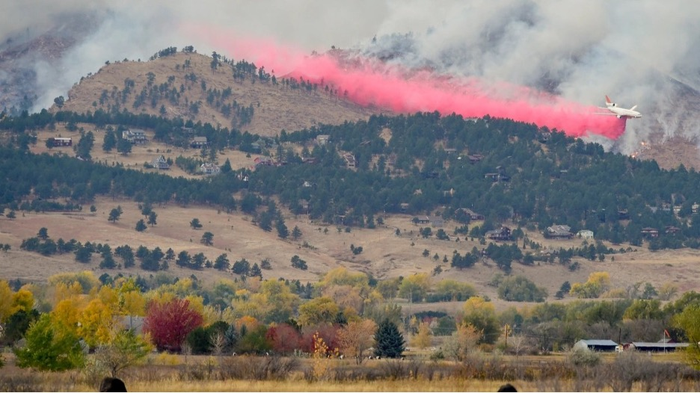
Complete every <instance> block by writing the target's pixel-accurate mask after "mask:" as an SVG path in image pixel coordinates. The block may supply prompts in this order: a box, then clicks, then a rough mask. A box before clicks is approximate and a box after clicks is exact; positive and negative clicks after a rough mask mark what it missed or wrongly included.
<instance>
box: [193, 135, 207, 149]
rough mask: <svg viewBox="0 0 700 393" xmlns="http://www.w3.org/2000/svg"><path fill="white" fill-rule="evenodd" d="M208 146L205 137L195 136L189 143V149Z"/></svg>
mask: <svg viewBox="0 0 700 393" xmlns="http://www.w3.org/2000/svg"><path fill="white" fill-rule="evenodd" d="M207 145H208V142H207V137H206V136H196V137H194V138H192V140H191V141H190V147H193V148H201V147H205V146H207Z"/></svg>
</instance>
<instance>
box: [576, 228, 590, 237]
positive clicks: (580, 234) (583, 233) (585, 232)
mask: <svg viewBox="0 0 700 393" xmlns="http://www.w3.org/2000/svg"><path fill="white" fill-rule="evenodd" d="M576 237H578V238H579V239H593V231H590V230H588V229H583V230H580V231H578V233H576Z"/></svg>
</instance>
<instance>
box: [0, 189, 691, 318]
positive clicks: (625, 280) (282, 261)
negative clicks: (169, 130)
mask: <svg viewBox="0 0 700 393" xmlns="http://www.w3.org/2000/svg"><path fill="white" fill-rule="evenodd" d="M117 205H121V207H122V209H123V210H124V214H123V215H122V217H121V219H120V221H119V222H117V223H115V224H113V223H109V222H108V221H107V216H108V213H109V211H110V210H111V209H112V208H114V207H116V206H117ZM95 206H96V207H97V212H96V213H95V214H91V213H89V211H88V206H85V207H84V208H83V212H80V213H22V212H19V213H18V214H17V216H18V217H17V218H16V219H15V220H9V219H7V218H6V217H0V243H3V244H5V243H7V244H10V245H11V246H12V250H11V251H10V252H7V253H4V252H0V276H1V277H2V278H5V279H12V278H20V279H24V280H39V281H43V280H46V279H47V278H48V277H49V276H50V275H53V274H56V273H59V272H67V271H79V270H84V269H86V268H87V269H91V270H93V271H94V272H95V274H96V275H98V276H99V275H100V274H102V273H103V272H105V271H102V270H100V269H98V268H97V265H98V263H99V261H98V260H97V259H98V256H97V255H95V260H93V262H92V263H90V264H89V265H83V264H80V263H78V262H75V261H74V258H73V255H72V254H70V255H62V256H53V257H43V256H40V255H38V254H35V253H27V252H24V251H21V250H19V246H20V244H21V242H22V240H23V239H26V238H29V237H31V236H35V235H36V233H37V232H38V230H39V229H40V228H42V227H46V228H47V229H48V232H49V235H50V236H51V237H52V238H53V239H58V238H59V237H61V238H63V239H64V240H69V239H71V238H74V239H76V240H78V241H81V242H87V241H90V242H99V243H108V244H110V245H111V246H112V247H113V248H114V247H116V246H119V245H123V244H129V245H131V246H132V247H138V246H139V245H145V246H147V247H149V248H150V249H153V248H155V247H156V246H158V247H160V248H161V249H163V250H167V249H168V248H172V249H173V250H175V251H176V252H179V251H182V250H186V251H188V252H190V253H191V254H192V253H197V252H203V253H204V254H205V255H206V256H207V257H208V258H209V259H212V260H213V259H215V258H216V257H217V256H218V255H220V254H222V253H227V254H228V256H229V260H231V261H235V260H238V259H240V258H246V259H247V260H249V261H250V262H251V263H255V262H257V263H259V262H260V261H261V260H262V259H264V258H269V259H270V260H271V262H272V266H273V269H272V270H268V271H263V274H264V277H265V278H278V277H284V278H287V279H299V280H302V281H304V282H305V281H315V280H317V279H318V277H319V275H321V274H323V273H325V272H327V271H329V270H331V269H333V268H336V267H339V266H345V267H347V268H348V269H351V270H356V271H358V270H359V271H364V272H368V273H372V274H373V275H374V276H375V277H377V278H389V277H397V276H404V277H405V276H408V275H410V274H413V273H421V272H422V273H431V272H432V270H433V269H434V267H435V266H438V265H440V266H442V268H443V273H441V274H440V275H438V276H434V277H433V280H434V281H438V280H442V279H447V278H449V279H454V280H459V281H465V282H469V283H472V284H473V285H474V286H475V287H476V288H477V291H478V292H479V294H482V295H487V296H489V297H490V298H491V299H492V300H493V301H494V302H495V304H496V306H497V307H498V309H504V308H507V307H510V306H513V305H518V306H520V305H522V304H521V303H509V302H504V301H500V300H498V299H497V293H496V288H494V287H491V286H489V285H488V284H489V282H490V281H491V279H492V278H493V276H494V275H495V274H497V273H498V272H499V271H500V270H498V269H497V268H496V267H495V265H494V264H493V263H487V264H486V265H485V264H482V263H477V265H475V266H474V267H473V268H470V269H464V270H461V271H460V270H457V269H452V268H450V267H449V263H443V262H442V257H443V256H444V255H447V257H448V259H449V258H451V255H452V252H453V251H454V250H457V251H459V252H461V253H464V252H466V251H469V250H471V248H472V247H474V246H477V247H478V248H481V247H483V246H481V245H479V244H478V243H477V242H471V241H468V240H465V239H463V238H462V240H461V241H460V242H455V241H454V239H455V238H454V237H453V241H450V242H448V241H442V240H437V239H434V238H431V239H423V238H421V237H420V236H418V229H419V228H418V227H417V226H415V225H414V224H413V223H412V222H411V221H410V219H411V217H410V216H406V215H397V216H391V217H387V218H385V224H386V225H385V226H384V227H380V228H377V229H359V228H353V229H352V230H351V232H350V233H347V232H345V231H344V230H343V231H341V232H338V231H337V228H336V227H335V226H326V225H321V224H318V223H314V222H311V221H309V220H308V219H307V217H306V216H298V217H294V216H293V215H291V214H287V216H286V217H285V219H286V224H287V226H288V227H289V228H290V230H291V229H292V228H293V227H294V226H298V227H299V228H300V229H301V230H302V232H303V236H302V238H301V239H300V240H299V241H292V240H282V239H279V238H278V237H277V235H276V232H275V231H273V232H264V231H262V230H260V229H259V228H258V227H257V226H255V225H253V224H252V223H251V221H250V217H249V216H246V215H243V214H240V213H238V212H235V213H233V214H226V213H224V212H218V211H217V210H215V209H212V208H207V207H200V206H191V207H181V206H176V205H174V204H166V205H162V206H154V210H155V211H156V212H157V213H158V225H157V226H155V227H152V228H151V227H149V228H148V229H147V230H146V231H145V232H143V233H139V232H136V231H135V229H134V227H135V225H136V222H137V221H138V220H139V219H141V218H143V216H141V215H140V211H139V210H138V206H137V203H135V202H133V201H127V200H119V199H117V200H112V199H111V198H99V199H98V200H97V201H96V202H95ZM195 217H196V218H199V220H200V221H201V222H202V224H203V225H204V227H203V228H202V229H201V230H193V229H191V228H190V227H189V222H190V221H191V220H192V219H193V218H195ZM453 225H455V224H454V223H452V224H449V223H448V227H447V228H446V231H447V232H448V233H450V232H452V226H453ZM326 228H327V229H328V232H327V233H324V229H326ZM396 228H399V229H400V230H401V236H396V235H395V233H394V232H395V230H396ZM205 231H210V232H212V233H213V234H214V245H213V246H211V247H207V246H204V245H202V244H200V243H199V240H200V239H201V236H202V233H204V232H205ZM529 236H530V238H531V239H533V240H535V241H538V242H541V243H543V244H544V245H547V246H548V247H552V248H558V247H559V246H561V247H570V246H580V245H581V241H579V240H570V241H548V240H545V239H542V238H541V236H540V235H539V234H535V233H531V234H529ZM304 242H306V243H307V244H308V245H310V247H303V246H302V245H303V244H304ZM412 243H413V244H414V245H413V246H412V245H411V244H412ZM351 244H354V245H355V246H362V247H363V250H364V251H363V252H362V253H361V254H359V255H353V254H352V252H351V250H350V245H351ZM624 247H626V246H624ZM424 249H428V250H430V255H431V256H432V255H434V254H435V253H436V252H437V253H438V254H439V255H440V260H439V261H434V260H433V259H432V257H428V258H425V257H423V256H422V255H421V254H422V252H423V250H424ZM293 255H299V256H300V257H301V258H302V259H304V260H306V261H307V263H308V265H309V270H307V271H301V270H298V269H294V268H292V267H291V263H290V259H291V257H292V256H293ZM699 257H700V251H698V250H690V249H683V250H666V251H659V252H653V253H652V252H649V251H647V250H645V249H643V248H639V249H638V251H636V252H630V253H626V254H617V255H615V261H614V262H613V261H611V258H610V256H609V255H608V257H607V259H606V261H605V262H598V261H596V262H591V261H588V260H583V259H579V258H575V259H574V260H576V261H579V263H580V265H581V268H580V269H579V270H577V271H575V272H570V271H569V270H568V269H567V268H566V267H564V266H560V265H559V264H557V263H555V264H552V265H549V264H542V265H541V266H524V265H519V264H517V263H514V264H513V272H514V273H515V274H522V275H524V276H526V277H528V278H530V279H531V280H533V281H534V282H535V283H537V285H540V286H544V287H546V288H547V290H548V291H549V294H550V298H549V300H550V301H556V300H553V294H554V293H555V292H556V291H557V290H558V289H559V287H560V286H561V284H562V283H563V282H564V281H569V282H571V283H574V282H583V281H585V280H586V279H587V277H588V275H589V274H590V273H591V272H594V271H607V272H609V273H610V276H611V280H612V286H613V287H614V288H626V287H627V286H629V285H631V284H633V283H636V282H639V281H642V282H650V283H652V284H653V285H655V286H656V287H658V286H660V285H661V284H663V283H666V282H672V283H674V284H676V285H677V286H678V287H679V289H680V291H681V292H684V291H690V290H698V289H700V288H698V283H697V280H695V279H694V277H697V276H698V274H700V267H699V266H697V263H695V262H696V261H697V260H698V258H699ZM107 272H108V273H110V274H114V273H116V271H107ZM122 272H123V273H126V274H136V273H141V274H143V272H142V271H141V270H140V269H138V268H131V269H127V270H122ZM170 272H171V273H173V274H176V275H178V276H189V275H191V274H195V275H196V276H197V277H198V278H200V279H204V280H205V282H212V281H214V280H216V279H217V278H219V277H232V276H231V274H230V273H221V272H218V271H215V270H212V269H204V270H202V271H193V270H189V269H181V268H179V267H177V266H175V265H174V264H171V268H170ZM564 301H567V300H564ZM461 305H462V304H461V303H460V302H453V303H429V304H408V303H402V306H403V307H404V308H405V309H406V310H411V311H421V310H444V311H447V312H450V313H454V312H457V311H458V310H459V309H461Z"/></svg>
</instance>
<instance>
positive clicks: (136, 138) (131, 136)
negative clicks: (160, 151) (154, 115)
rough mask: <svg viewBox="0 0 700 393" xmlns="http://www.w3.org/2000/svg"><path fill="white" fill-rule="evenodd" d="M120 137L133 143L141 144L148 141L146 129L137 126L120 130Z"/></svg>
mask: <svg viewBox="0 0 700 393" xmlns="http://www.w3.org/2000/svg"><path fill="white" fill-rule="evenodd" d="M122 138H123V139H126V140H127V141H129V142H131V143H133V144H134V145H143V144H144V143H146V142H148V139H146V131H144V130H140V129H138V128H131V129H128V130H126V131H122Z"/></svg>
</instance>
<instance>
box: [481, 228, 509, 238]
mask: <svg viewBox="0 0 700 393" xmlns="http://www.w3.org/2000/svg"><path fill="white" fill-rule="evenodd" d="M486 237H487V238H488V239H491V240H497V241H508V240H510V239H511V231H510V228H508V227H506V226H502V227H500V228H498V229H494V230H492V231H488V232H486Z"/></svg>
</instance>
